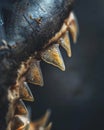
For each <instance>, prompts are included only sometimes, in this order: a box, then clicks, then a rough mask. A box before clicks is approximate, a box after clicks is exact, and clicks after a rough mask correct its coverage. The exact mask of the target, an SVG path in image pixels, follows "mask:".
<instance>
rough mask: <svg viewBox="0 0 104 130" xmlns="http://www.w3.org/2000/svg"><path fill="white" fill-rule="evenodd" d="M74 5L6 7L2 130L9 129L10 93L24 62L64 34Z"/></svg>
mask: <svg viewBox="0 0 104 130" xmlns="http://www.w3.org/2000/svg"><path fill="white" fill-rule="evenodd" d="M0 1H1V0H0ZM73 1H74V0H9V2H8V4H9V6H8V7H7V5H6V6H3V7H2V11H1V12H2V20H3V23H4V24H1V25H0V66H1V67H0V76H1V77H0V104H1V105H0V130H5V129H6V123H5V122H6V121H5V117H6V113H7V110H8V100H7V90H8V87H9V86H11V85H13V84H15V79H16V77H17V69H18V67H19V66H20V63H21V61H25V60H26V59H27V58H28V57H29V56H31V55H33V53H34V52H35V51H38V50H41V49H42V47H43V45H44V44H45V43H47V41H49V39H50V38H52V37H53V36H54V35H55V33H57V32H58V31H59V30H60V28H61V26H62V24H63V21H64V20H65V18H67V17H68V15H69V13H70V11H71V10H72V8H73ZM38 19H40V23H39V22H37V20H38ZM2 39H5V40H6V41H7V43H8V45H7V46H5V45H4V44H3V43H2V41H1V40H2ZM1 48H2V49H1Z"/></svg>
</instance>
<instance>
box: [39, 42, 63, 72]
mask: <svg viewBox="0 0 104 130" xmlns="http://www.w3.org/2000/svg"><path fill="white" fill-rule="evenodd" d="M41 58H42V59H43V60H44V61H45V62H47V63H49V64H52V65H54V66H56V67H58V68H60V69H61V70H62V71H65V64H64V61H63V58H62V55H61V52H60V50H59V45H58V44H53V45H51V46H50V47H48V48H47V49H45V50H44V51H43V52H42V53H41Z"/></svg>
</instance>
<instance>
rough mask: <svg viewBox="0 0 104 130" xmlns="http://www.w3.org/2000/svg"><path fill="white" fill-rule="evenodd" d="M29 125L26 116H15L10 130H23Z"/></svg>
mask: <svg viewBox="0 0 104 130" xmlns="http://www.w3.org/2000/svg"><path fill="white" fill-rule="evenodd" d="M27 124H29V120H28V118H27V117H26V116H20V115H16V116H15V117H14V118H13V121H12V126H11V127H12V130H24V128H25V127H26V126H27Z"/></svg>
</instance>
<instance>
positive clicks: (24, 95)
mask: <svg viewBox="0 0 104 130" xmlns="http://www.w3.org/2000/svg"><path fill="white" fill-rule="evenodd" d="M69 33H70V35H71V36H72V40H73V42H74V43H75V42H76V41H77V35H78V24H77V20H76V17H75V15H74V13H73V12H71V13H70V15H69V17H68V19H66V20H65V21H64V24H63V26H62V28H61V30H60V31H59V32H58V33H57V34H56V35H55V36H54V37H53V38H52V39H50V41H49V43H47V44H46V46H45V49H43V51H41V52H39V55H40V57H41V59H42V60H43V61H45V62H47V63H49V64H52V65H54V66H56V67H58V68H60V69H61V70H62V71H65V64H64V61H63V58H62V55H61V52H60V49H59V46H60V45H61V46H62V47H63V48H64V49H65V51H66V52H67V55H68V57H71V55H72V54H71V46H70V38H69ZM51 43H55V44H51ZM27 82H28V83H32V84H35V85H39V86H43V85H44V82H43V76H42V72H41V69H40V60H37V59H36V58H35V57H30V58H29V59H28V60H27V61H26V62H23V63H22V64H21V68H20V69H19V71H18V78H17V81H16V84H15V85H14V86H11V87H10V89H9V91H8V100H9V102H10V104H9V110H8V114H7V123H8V127H7V130H50V129H51V126H52V123H49V125H48V126H46V123H47V121H48V117H49V115H50V114H49V111H48V112H46V114H45V116H44V117H43V118H41V119H40V120H38V121H36V122H30V119H29V112H28V110H27V109H26V107H25V105H24V103H23V101H22V100H26V101H34V98H33V95H32V93H31V91H30V89H29V87H28V84H27ZM21 99H22V100H21Z"/></svg>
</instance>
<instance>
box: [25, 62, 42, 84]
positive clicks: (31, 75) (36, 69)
mask: <svg viewBox="0 0 104 130" xmlns="http://www.w3.org/2000/svg"><path fill="white" fill-rule="evenodd" d="M27 82H29V83H33V84H35V85H39V86H43V84H44V83H43V76H42V72H41V68H40V61H36V60H32V62H31V65H30V69H29V71H28V73H27Z"/></svg>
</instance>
